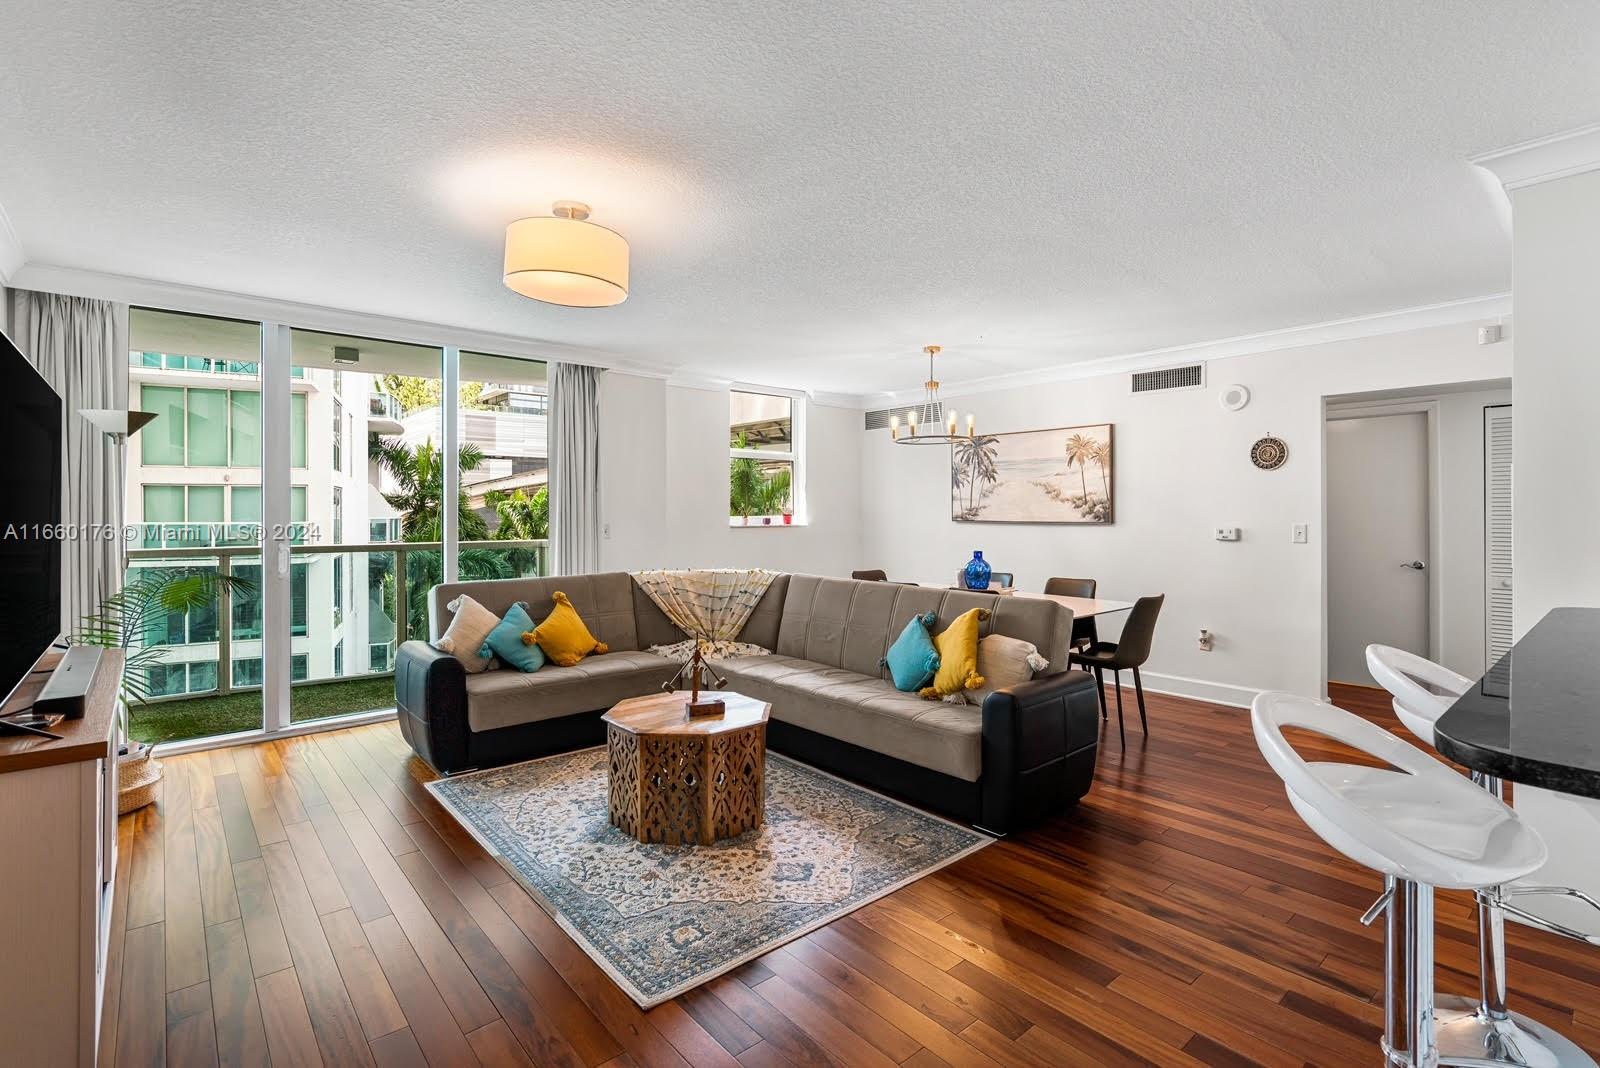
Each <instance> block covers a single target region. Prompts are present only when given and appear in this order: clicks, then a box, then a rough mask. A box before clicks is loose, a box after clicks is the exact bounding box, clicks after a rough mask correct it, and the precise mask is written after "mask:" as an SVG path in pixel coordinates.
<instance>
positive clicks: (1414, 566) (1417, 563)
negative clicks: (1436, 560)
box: [1400, 560, 1428, 571]
mask: <svg viewBox="0 0 1600 1068" xmlns="http://www.w3.org/2000/svg"><path fill="white" fill-rule="evenodd" d="M1400 566H1401V567H1409V568H1410V569H1411V570H1413V571H1426V570H1427V569H1428V565H1427V564H1425V563H1423V562H1422V561H1421V560H1413V561H1411V562H1410V563H1409V564H1401V565H1400Z"/></svg>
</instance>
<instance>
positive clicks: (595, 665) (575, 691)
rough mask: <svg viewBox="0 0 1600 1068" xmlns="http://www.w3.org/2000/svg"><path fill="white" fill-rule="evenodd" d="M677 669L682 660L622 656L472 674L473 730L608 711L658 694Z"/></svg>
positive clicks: (469, 688) (469, 693)
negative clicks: (627, 700) (628, 700)
mask: <svg viewBox="0 0 1600 1068" xmlns="http://www.w3.org/2000/svg"><path fill="white" fill-rule="evenodd" d="M677 670H678V664H677V662H676V661H673V660H668V659H667V658H666V657H661V656H656V655H655V654H654V653H641V652H620V653H604V654H601V655H596V656H590V657H586V658H585V659H584V660H583V661H582V662H581V663H579V664H576V665H575V666H573V667H557V666H556V665H554V664H546V665H545V666H544V667H542V668H540V669H539V670H538V671H534V672H531V673H525V672H521V671H488V672H485V673H483V674H481V675H468V676H467V725H468V726H469V727H471V728H472V729H473V730H475V731H489V730H494V729H496V728H498V727H515V726H519V725H521V724H524V723H536V722H538V721H539V720H545V719H557V718H559V717H561V716H570V715H573V714H574V713H577V712H593V711H595V710H596V709H599V710H602V711H603V710H605V709H607V708H610V707H611V706H612V705H614V704H616V703H617V702H618V701H621V700H623V699H624V698H627V697H642V696H644V695H646V694H652V693H655V692H657V691H658V690H660V689H661V684H662V683H664V682H666V681H667V680H668V679H670V678H672V676H673V675H674V674H675V673H676V672H677Z"/></svg>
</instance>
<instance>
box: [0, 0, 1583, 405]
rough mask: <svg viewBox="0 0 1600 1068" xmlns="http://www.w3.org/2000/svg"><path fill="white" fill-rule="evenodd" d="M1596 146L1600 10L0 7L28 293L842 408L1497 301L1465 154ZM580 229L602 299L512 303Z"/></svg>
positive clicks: (293, 2) (0, 55) (7, 135)
mask: <svg viewBox="0 0 1600 1068" xmlns="http://www.w3.org/2000/svg"><path fill="white" fill-rule="evenodd" d="M1596 119H1600V5H1596V4H1594V3H1592V2H1559V0H1552V2H1548V3H1534V2H1531V0H1528V2H1515V3H1510V2H1506V0H1435V2H1431V3H1430V2H1423V3H1409V2H1408V3H1394V2H1392V0H1371V2H1351V0H1339V2H1334V0H1322V2H1316V3H1310V2H1305V0H1283V2H1280V3H1268V2H1261V0H1240V2H1233V3H1198V2H1194V0H1122V2H1109V0H1108V2H1102V3H1094V4H1089V3H1064V2H1048V3H1044V2H1041V3H994V2H976V0H975V2H971V3H947V2H931V0H901V2H896V3H879V4H859V3H843V2H840V3H835V4H817V3H795V4H776V3H761V2H758V0H745V2H739V0H717V2H712V3H698V4H670V3H642V2H641V3H616V2H600V0H583V2H571V0H563V2H548V0H547V2H541V3H529V4H514V3H506V2H503V0H500V2H488V0H461V2H455V3H450V4H440V3H435V2H432V0H417V2H389V3H371V2H365V3H361V2H357V3H343V2H341V3H333V2H329V0H314V2H307V0H275V2H274V3H270V4H219V3H215V2H211V0H120V2H116V3H113V2H111V0H97V2H84V0H11V2H10V3H8V4H7V5H6V6H5V7H4V9H3V10H0V205H4V207H5V209H6V211H7V212H8V213H9V215H10V217H11V219H12V222H13V223H14V225H15V229H16V231H17V234H18V236H19V238H20V240H21V243H22V246H23V249H24V252H25V255H26V257H27V260H28V262H29V263H38V264H51V265H58V266H65V267H80V268H89V269H95V270H101V271H109V272H116V273H121V274H128V275H134V276H139V277H146V278H153V279H159V280H165V281H173V282H181V283H188V284H194V285H201V286H207V287H211V288H215V289H223V290H234V291H240V292H246V293H253V294H259V295H263V296H269V297H275V298H281V299H286V300H294V301H303V302H309V303H314V304H322V305H330V306H335V307H343V308H350V309H355V310H360V311H368V312H376V313H383V314H389V315H398V316H404V317H407V318H411V319H421V320H431V321H436V322H443V323H452V324H462V325H467V326H472V327H475V328H478V329H483V330H494V331H500V332H505V333H511V334H516V335H521V336H527V337H533V338H540V339H547V340H549V341H552V342H560V343H561V344H562V345H564V346H566V345H577V346H583V347H585V348H586V349H587V350H590V351H593V352H594V353H595V354H596V355H597V356H604V357H609V358H615V359H621V360H625V361H627V362H630V363H635V364H646V365H651V366H657V367H660V368H663V369H668V368H679V369H689V370H692V371H693V372H696V373H700V374H705V375H713V376H723V377H731V378H737V379H742V380H746V381H758V382H772V383H774V384H781V385H798V386H809V387H816V388H823V389H834V390H843V391H849V392H870V391H874V390H881V389H891V388H904V387H906V386H914V385H915V384H916V383H917V382H918V381H920V380H921V377H922V372H923V370H924V367H923V365H922V361H921V359H920V358H919V355H918V350H919V348H920V346H922V345H923V344H925V343H927V342H938V343H942V344H943V345H944V346H945V351H946V354H947V355H946V357H945V358H944V360H943V363H942V365H941V368H940V371H941V377H943V378H944V379H945V380H946V381H949V382H960V381H963V380H971V379H976V378H981V377H987V376H990V375H996V374H1006V373H1012V372H1020V371H1027V370H1030V369H1034V368H1038V367H1043V366H1050V365H1056V364H1061V363H1066V362H1071V361H1078V360H1085V359H1094V358H1099V357H1105V356H1111V355H1117V354H1121V353H1127V352H1134V351H1141V350H1147V349H1153V348H1158V347H1163V346H1168V345H1175V344H1183V343H1187V342H1194V341H1200V340H1204V339H1209V338H1219V337H1230V336H1235V335H1240V334H1246V333H1252V332H1256V331H1262V330H1270V329H1275V328H1280V327H1285V326H1292V325H1297V324H1302V323H1311V322H1321V321H1326V320H1331V319H1339V318H1344V317H1348V316H1356V315H1363V314H1369V313H1374V312H1380V311H1386V310H1391V309H1396V308H1404V307H1410V306H1416V305H1423V304H1430V303H1434V302H1440V301H1449V300H1455V299H1459V298H1465V297H1475V296H1480V295H1484V294H1489V293H1497V292H1501V291H1504V290H1506V289H1507V288H1509V281H1510V255H1509V239H1508V236H1507V234H1506V233H1505V232H1504V228H1503V222H1502V221H1501V217H1500V215H1499V214H1498V213H1497V212H1496V210H1495V205H1494V202H1493V200H1492V198H1491V196H1490V194H1489V193H1488V191H1487V189H1486V186H1485V183H1484V182H1483V181H1482V179H1481V177H1479V176H1478V175H1477V174H1475V172H1474V169H1473V168H1472V167H1471V166H1469V165H1468V164H1467V163H1466V162H1465V159H1466V157H1467V156H1468V155H1470V154H1472V153H1475V152H1479V151H1482V150H1485V149H1490V148H1495V147H1499V146H1502V145H1507V144H1511V143H1513V142H1516V141H1520V140H1523V139H1526V138H1529V137H1534V136H1538V135H1541V134H1547V133H1552V132H1556V131H1560V130H1563V129H1567V128H1570V127H1574V126H1578V125H1581V124H1584V123H1588V122H1593V121H1595V120H1596ZM558 197H571V198H576V199H583V200H587V201H589V202H590V203H591V204H592V205H593V206H594V212H595V214H594V218H595V220H596V221H598V222H602V223H605V224H606V225H609V226H612V227H614V228H616V229H619V230H621V231H622V232H623V233H624V234H626V235H627V236H628V238H629V239H630V240H631V241H632V244H633V291H632V295H631V296H630V297H629V299H628V301H627V303H625V304H623V305H622V306H620V307H618V308H613V309H607V310H599V311H582V310H569V309H558V308H551V307H548V306H545V305H541V304H536V303H533V302H530V301H527V300H525V299H523V298H520V297H517V296H515V295H513V294H512V293H510V292H509V291H507V290H506V289H504V288H503V287H502V285H501V283H500V278H499V257H500V240H501V233H502V229H503V226H504V224H505V223H506V222H507V221H509V220H510V219H511V218H514V217H516V216H518V215H523V214H534V213H544V212H546V211H547V210H548V207H549V203H550V201H552V200H554V199H556V198H558Z"/></svg>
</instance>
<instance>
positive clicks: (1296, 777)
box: [1250, 693, 1595, 1068]
mask: <svg viewBox="0 0 1600 1068" xmlns="http://www.w3.org/2000/svg"><path fill="white" fill-rule="evenodd" d="M1250 719H1251V723H1252V725H1253V726H1254V729H1255V737H1256V744H1257V745H1258V746H1259V747H1260V749H1261V754H1262V756H1264V757H1266V760H1267V763H1268V764H1270V765H1271V766H1272V770H1273V771H1275V772H1277V774H1278V777H1279V778H1281V779H1282V780H1283V783H1284V788H1285V790H1286V792H1287V794H1288V797H1289V803H1290V804H1291V805H1293V806H1294V810H1295V812H1297V813H1298V814H1299V816H1300V818H1301V819H1303V820H1304V821H1305V822H1306V825H1307V826H1308V827H1310V828H1311V829H1312V830H1313V831H1315V832H1316V833H1317V834H1318V835H1319V836H1321V838H1322V839H1323V840H1324V841H1325V842H1327V843H1328V844H1329V845H1330V846H1332V847H1333V848H1334V849H1336V850H1338V851H1339V852H1340V853H1343V854H1344V855H1345V856H1347V857H1349V858H1350V859H1351V860H1353V861H1355V862H1356V863H1358V864H1362V865H1365V866H1366V867H1369V868H1372V869H1374V870H1376V871H1379V872H1382V873H1383V876H1384V893H1383V896H1382V897H1380V898H1379V899H1378V901H1377V902H1376V903H1375V904H1374V905H1373V907H1372V908H1371V909H1369V910H1368V911H1367V915H1366V916H1364V917H1362V920H1363V922H1366V923H1370V922H1372V920H1374V919H1376V918H1377V917H1378V915H1380V914H1386V916H1387V919H1386V925H1385V932H1386V943H1387V946H1388V959H1387V960H1386V962H1385V968H1384V1038H1383V1051H1384V1055H1385V1057H1386V1058H1387V1060H1388V1063H1389V1064H1392V1065H1404V1066H1408V1068H1434V1066H1435V1065H1464V1066H1473V1065H1496V1064H1503V1063H1506V1062H1505V1061H1503V1060H1500V1059H1498V1058H1495V1057H1493V1056H1491V1055H1489V1054H1488V1052H1487V1051H1485V1050H1484V1049H1483V1048H1482V1046H1481V1044H1477V1045H1469V1046H1467V1047H1466V1048H1462V1047H1461V1046H1459V1045H1458V1032H1457V1031H1456V1029H1455V1028H1454V1027H1453V1025H1454V1024H1455V1023H1456V1021H1457V1020H1459V1019H1461V1018H1463V1017H1471V1016H1472V1015H1473V1013H1474V1011H1475V1006H1474V1005H1473V1004H1472V1002H1470V1001H1469V1000H1467V999H1464V998H1443V999H1437V1000H1436V998H1435V994H1434V986H1433V973H1434V960H1433V890H1434V887H1444V888H1446V889H1452V890H1478V889H1480V888H1483V887H1489V886H1496V885H1498V884H1500V883H1506V882H1511V881H1512V880H1514V879H1519V878H1522V877H1523V876H1525V875H1527V874H1528V873H1530V872H1532V871H1534V870H1536V869H1537V868H1539V866H1540V865H1542V864H1543V863H1544V862H1545V859H1546V856H1547V853H1546V850H1545V845H1544V841H1543V839H1541V838H1540V837H1539V835H1538V834H1537V833H1536V832H1535V831H1534V830H1533V829H1532V828H1531V827H1529V826H1528V825H1527V824H1525V823H1524V822H1523V821H1522V820H1521V819H1520V818H1519V817H1518V816H1517V814H1516V813H1515V812H1514V811H1512V810H1511V809H1510V808H1509V807H1507V805H1506V804H1505V803H1504V802H1503V801H1501V800H1499V799H1498V798H1496V797H1494V796H1492V795H1490V794H1489V793H1487V792H1485V791H1483V790H1479V789H1476V788H1475V787H1473V786H1472V785H1471V784H1470V783H1468V782H1467V780H1465V779H1463V778H1462V777H1461V776H1459V775H1457V774H1456V773H1455V772H1453V771H1451V770H1450V768H1449V767H1447V766H1446V765H1445V764H1443V763H1441V762H1440V761H1438V760H1435V759H1433V758H1432V757H1430V756H1428V755H1427V754H1426V753H1424V752H1422V751H1421V750H1420V749H1417V748H1416V747H1415V746H1412V745H1408V744H1407V743H1406V742H1404V741H1402V740H1401V739H1400V738H1398V737H1396V736H1395V735H1394V734H1391V733H1390V732H1389V731H1386V730H1384V729H1383V728H1382V727H1379V726H1376V725H1375V724H1372V723H1368V722H1367V721H1366V720H1364V719H1361V718H1360V717H1359V716H1354V715H1351V714H1350V713H1349V712H1346V711H1344V710H1343V709H1339V708H1335V707H1334V706H1333V705H1330V704H1327V703H1326V702H1323V701H1313V700H1310V699H1308V698H1304V697H1297V696H1294V695H1293V694H1286V693H1263V694H1260V695H1258V696H1257V697H1256V699H1255V700H1254V701H1253V702H1252V703H1251V706H1250ZM1289 728H1300V729H1303V730H1306V731H1309V732H1312V733H1314V734H1318V735H1321V736H1323V737H1324V738H1328V739H1331V740H1333V741H1336V742H1340V743H1342V744H1344V745H1347V746H1349V747H1351V748H1352V749H1356V750H1359V751H1360V752H1362V753H1365V754H1366V755H1368V756H1371V757H1374V758H1376V759H1378V760H1381V761H1383V762H1384V763H1386V764H1388V765H1389V766H1388V767H1384V768H1372V767H1364V766H1360V765H1356V764H1344V763H1333V762H1322V761H1318V762H1308V761H1306V760H1305V759H1304V758H1303V757H1301V756H1300V754H1299V753H1297V752H1295V750H1294V747H1293V746H1291V745H1290V744H1289V741H1288V739H1287V738H1285V737H1284V733H1283V732H1284V730H1285V729H1289ZM1533 1027H1535V1028H1538V1030H1537V1032H1536V1037H1538V1038H1539V1039H1540V1040H1541V1042H1543V1043H1544V1044H1545V1046H1546V1048H1548V1049H1550V1050H1554V1051H1557V1052H1558V1055H1559V1058H1560V1059H1558V1060H1555V1061H1550V1062H1548V1064H1549V1065H1550V1066H1551V1068H1556V1066H1560V1068H1568V1066H1580V1065H1581V1066H1585V1068H1589V1066H1593V1065H1594V1063H1595V1062H1594V1061H1593V1060H1592V1059H1591V1058H1589V1057H1588V1056H1587V1055H1586V1054H1585V1053H1584V1052H1583V1051H1582V1050H1580V1049H1579V1048H1578V1047H1577V1046H1575V1045H1573V1044H1572V1043H1571V1042H1570V1041H1568V1040H1567V1039H1565V1038H1563V1037H1562V1036H1560V1035H1557V1034H1555V1033H1554V1032H1551V1031H1549V1030H1548V1029H1546V1028H1542V1027H1539V1026H1538V1025H1537V1024H1534V1025H1533ZM1512 1063H1516V1062H1512ZM1526 1063H1528V1064H1545V1063H1547V1062H1545V1061H1542V1060H1535V1061H1528V1062H1526Z"/></svg>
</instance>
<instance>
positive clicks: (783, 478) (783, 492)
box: [761, 467, 794, 525]
mask: <svg viewBox="0 0 1600 1068" xmlns="http://www.w3.org/2000/svg"><path fill="white" fill-rule="evenodd" d="M793 483H794V476H793V475H792V474H791V473H790V471H789V469H788V468H787V467H784V468H780V469H778V470H777V471H774V472H773V473H772V477H770V478H768V479H767V481H766V485H765V486H764V487H762V501H761V504H762V509H761V510H762V514H763V515H769V516H773V515H781V516H783V522H784V523H785V525H787V524H789V523H793V522H794V506H793V504H792V502H791V499H790V498H791V491H792V489H793Z"/></svg>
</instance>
